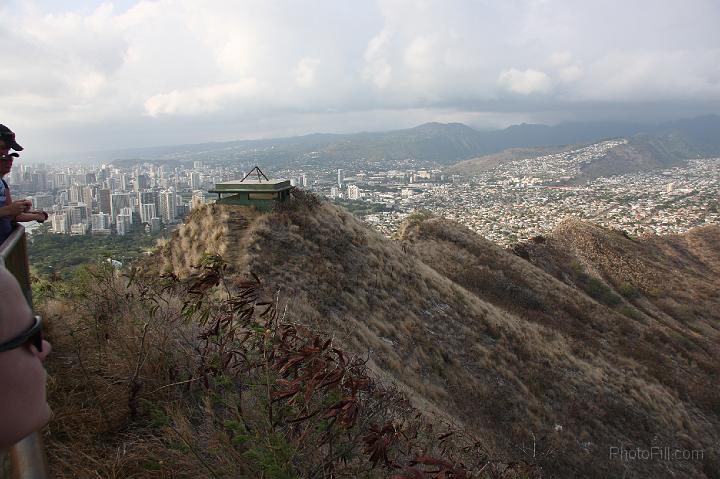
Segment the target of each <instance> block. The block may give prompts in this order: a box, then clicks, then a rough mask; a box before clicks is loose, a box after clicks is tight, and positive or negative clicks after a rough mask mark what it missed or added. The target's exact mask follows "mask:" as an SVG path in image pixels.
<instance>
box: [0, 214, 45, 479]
mask: <svg viewBox="0 0 720 479" xmlns="http://www.w3.org/2000/svg"><path fill="white" fill-rule="evenodd" d="M0 264H2V265H4V266H5V268H7V270H8V271H9V272H10V273H11V274H12V275H13V276H15V278H16V279H17V281H18V283H20V289H22V292H23V294H24V295H25V299H26V300H27V302H28V304H29V305H30V307H31V308H32V288H31V286H30V265H29V263H28V254H27V240H26V238H25V228H23V227H22V226H21V225H17V227H16V228H15V229H14V230H13V232H12V233H10V236H9V237H8V238H7V239H6V240H5V241H4V242H3V243H2V244H0ZM10 461H11V462H12V470H13V477H14V478H15V479H47V478H48V477H49V476H48V471H47V460H46V458H45V448H44V447H43V443H42V438H41V437H40V434H39V433H38V432H34V433H32V434H30V435H29V436H27V437H26V438H24V439H21V440H20V441H19V442H17V443H16V444H15V445H14V446H13V447H12V448H10ZM0 472H1V471H0Z"/></svg>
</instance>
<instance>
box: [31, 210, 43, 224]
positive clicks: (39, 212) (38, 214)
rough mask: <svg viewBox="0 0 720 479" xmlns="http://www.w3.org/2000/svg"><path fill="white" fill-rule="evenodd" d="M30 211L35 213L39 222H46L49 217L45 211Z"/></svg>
mask: <svg viewBox="0 0 720 479" xmlns="http://www.w3.org/2000/svg"><path fill="white" fill-rule="evenodd" d="M28 213H30V214H31V215H34V216H35V221H37V222H38V223H44V222H45V221H46V220H47V219H48V214H47V213H46V212H44V211H28Z"/></svg>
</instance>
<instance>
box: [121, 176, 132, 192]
mask: <svg viewBox="0 0 720 479" xmlns="http://www.w3.org/2000/svg"><path fill="white" fill-rule="evenodd" d="M120 189H121V190H123V191H130V190H131V189H132V188H130V175H128V174H127V173H120Z"/></svg>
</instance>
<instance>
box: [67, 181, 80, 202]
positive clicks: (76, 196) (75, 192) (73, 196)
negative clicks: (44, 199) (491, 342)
mask: <svg viewBox="0 0 720 479" xmlns="http://www.w3.org/2000/svg"><path fill="white" fill-rule="evenodd" d="M81 201H82V187H81V186H78V185H73V186H71V187H70V203H79V202H81Z"/></svg>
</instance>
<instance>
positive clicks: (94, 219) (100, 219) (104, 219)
mask: <svg viewBox="0 0 720 479" xmlns="http://www.w3.org/2000/svg"><path fill="white" fill-rule="evenodd" d="M90 227H91V228H92V232H93V234H109V233H110V215H108V214H106V213H96V214H94V215H91V216H90Z"/></svg>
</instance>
